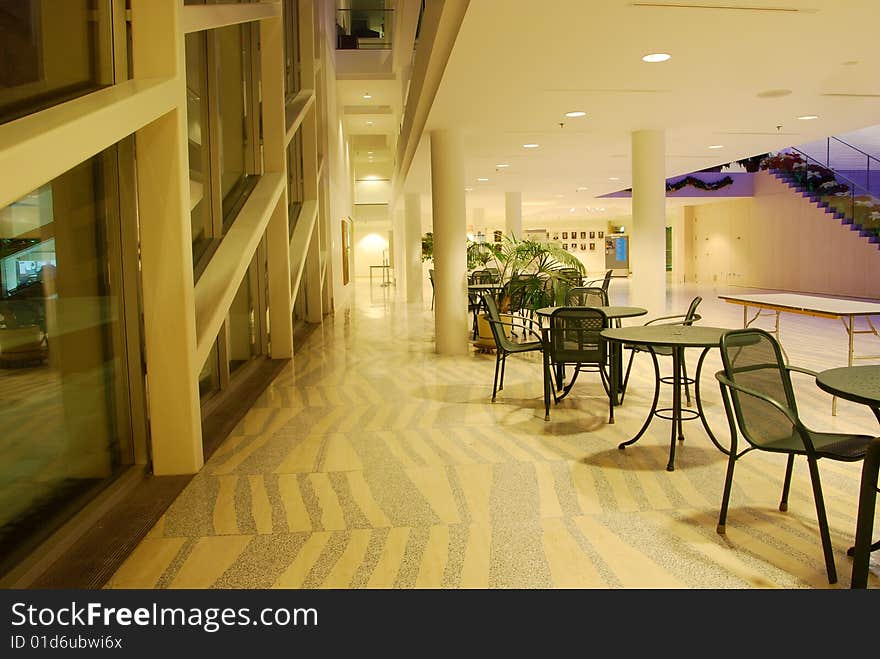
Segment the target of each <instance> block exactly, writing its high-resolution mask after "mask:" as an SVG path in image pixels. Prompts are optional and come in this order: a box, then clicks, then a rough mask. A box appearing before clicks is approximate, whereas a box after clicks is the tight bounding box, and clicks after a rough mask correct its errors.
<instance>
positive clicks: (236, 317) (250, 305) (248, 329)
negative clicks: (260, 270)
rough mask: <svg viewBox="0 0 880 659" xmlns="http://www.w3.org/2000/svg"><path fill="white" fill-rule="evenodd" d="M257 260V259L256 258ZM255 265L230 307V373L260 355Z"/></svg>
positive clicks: (242, 282)
mask: <svg viewBox="0 0 880 659" xmlns="http://www.w3.org/2000/svg"><path fill="white" fill-rule="evenodd" d="M255 258H256V257H255ZM253 270H254V264H253V263H252V264H251V267H250V268H248V271H247V272H246V273H245V276H244V279H242V281H241V285H240V286H239V287H238V291H237V292H236V294H235V299H233V301H232V306H231V307H229V373H230V374H232V373H234V372H235V371H237V370H238V369H239V368H241V367H242V366H244V365H245V364H246V363H248V362H249V361H250V360H251V359H253V358H254V357H256V356H258V355H259V354H260V343H259V331H258V330H259V326H258V323H259V316H258V315H257V311H256V307H257V304H256V303H257V294H256V293H257V290H256V286H255V284H256V281H255V279H256V278H255V277H254V276H253V272H252V271H253Z"/></svg>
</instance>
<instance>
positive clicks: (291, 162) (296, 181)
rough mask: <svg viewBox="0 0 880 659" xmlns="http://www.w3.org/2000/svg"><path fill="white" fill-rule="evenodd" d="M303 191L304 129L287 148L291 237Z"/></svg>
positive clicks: (300, 130) (289, 230)
mask: <svg viewBox="0 0 880 659" xmlns="http://www.w3.org/2000/svg"><path fill="white" fill-rule="evenodd" d="M303 189H304V187H303V150H302V129H299V130H297V131H296V132H295V133H294V134H293V139H292V140H290V144H288V146H287V222H288V233H289V234H290V235H291V236H292V235H293V227H295V226H296V220H297V218H298V217H299V211H300V208H302V202H303Z"/></svg>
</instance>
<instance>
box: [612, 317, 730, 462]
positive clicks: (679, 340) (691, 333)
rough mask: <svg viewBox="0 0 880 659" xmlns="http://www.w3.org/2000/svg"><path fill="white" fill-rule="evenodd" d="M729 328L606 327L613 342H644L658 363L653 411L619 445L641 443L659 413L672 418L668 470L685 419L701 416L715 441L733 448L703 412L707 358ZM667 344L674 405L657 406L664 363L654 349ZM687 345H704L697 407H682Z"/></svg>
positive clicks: (697, 377) (697, 379) (696, 387)
mask: <svg viewBox="0 0 880 659" xmlns="http://www.w3.org/2000/svg"><path fill="white" fill-rule="evenodd" d="M727 331H728V330H727V329H726V328H723V327H704V326H700V325H642V326H639V327H615V328H612V329H606V330H602V332H601V336H602V337H603V338H604V339H605V340H606V341H609V342H613V343H619V344H621V346H622V345H624V344H627V343H637V344H639V345H643V346H645V347H646V348H647V349H648V352H649V353H650V354H651V359H652V360H653V362H654V400H653V401H652V402H651V411H650V412H649V413H648V417H647V419H645V423H644V424H643V425H642V428H641V430H639V432H638V433H637V434H636V436H635V437H633V438H632V439H630V440H628V441H625V442H622V443H621V444H620V445H619V446H618V448H619V449H625V448H626V447H627V446H629V445H630V444H634V443H635V442H637V441H638V440H639V439H640V438H641V436H642V435H644V434H645V431H647V430H648V426H650V425H651V421H652V420H653V418H654V417H655V416H659V417H660V418H662V419H668V420H670V421H672V438H671V440H670V443H669V463H668V464H667V465H666V470H667V471H674V469H675V440H676V439H678V440H679V441H684V432H683V431H682V421H690V420H693V419H700V420H701V421H702V422H703V428H704V429H705V430H706V434H707V435H709V439H711V440H712V443H713V444H715V446H716V447H717V448H718V449H719V450H720V451H721V452H722V453H724V454H725V455H727V454H728V453H729V451H728V450H727V449H726V448H724V447H723V446H721V444H719V443H718V440H717V439H716V438H715V435H714V434H713V433H712V429H711V428H710V427H709V423H708V422H707V421H706V416H705V415H704V414H703V403H702V400H701V399H700V372H701V371H702V368H703V360H704V359H705V357H706V354H707V353H708V352H709V350H710V349H711V348H717V347H719V346H720V345H721V336H722V335H723V334H724V333H725V332H727ZM661 346H662V347H666V348H671V349H672V372H673V375H672V382H671V383H670V384H672V407H671V408H661V409H657V401H658V399H659V398H660V383H661V377H660V364H659V363H658V361H657V355H656V353H655V352H654V348H658V347H661ZM685 348H702V349H703V350H702V352H701V353H700V359H699V361H698V362H697V372H696V373H695V374H694V378H693V383H694V398H695V400H696V403H697V410H696V411H694V410H682V409H681V387H682V385H683V384H684V378H683V377H682V368H681V364H682V362H683V357H684V350H685Z"/></svg>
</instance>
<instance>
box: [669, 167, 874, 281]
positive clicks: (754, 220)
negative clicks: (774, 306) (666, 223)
mask: <svg viewBox="0 0 880 659" xmlns="http://www.w3.org/2000/svg"><path fill="white" fill-rule="evenodd" d="M684 222H685V224H686V226H685V227H684V230H685V231H684V232H685V233H686V234H687V233H688V232H692V234H691V240H690V245H689V249H690V254H689V255H688V257H689V259H690V260H691V261H692V264H693V267H692V269H691V267H690V266H689V267H688V270H687V271H688V279H691V278H693V281H696V282H698V283H701V284H710V285H711V284H715V285H718V286H749V287H756V288H769V289H780V290H788V291H800V292H808V293H822V294H828V295H842V296H852V297H870V298H877V297H880V250H878V249H877V245H875V244H871V243H868V241H867V240H866V239H864V238H862V237H860V236H859V234H858V233H857V232H855V231H851V230H850V229H849V228H848V227H844V226H842V225H841V224H840V221H839V220H836V219H834V218H833V217H832V216H831V215H829V214H828V213H825V212H824V211H822V210H820V209H818V208H817V207H816V206H815V205H814V204H812V203H811V202H810V201H809V200H808V199H805V198H804V197H802V196H801V195H800V194H798V193H796V192H794V191H793V190H791V189H790V188H788V187H787V186H786V185H784V184H783V183H781V182H780V181H778V180H777V179H776V178H774V177H773V176H772V175H770V174H768V173H767V172H761V173H759V174H757V175H756V176H755V196H754V198H752V199H737V200H731V201H728V202H722V203H715V204H705V205H700V206H694V207H692V208H691V209H690V210H687V211H686V212H685V219H684ZM687 224H690V225H691V226H690V227H688V226H687Z"/></svg>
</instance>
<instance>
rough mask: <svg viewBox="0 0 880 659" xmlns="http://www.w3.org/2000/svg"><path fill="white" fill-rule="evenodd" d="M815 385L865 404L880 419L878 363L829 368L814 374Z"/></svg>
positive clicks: (879, 374) (840, 396) (834, 394)
mask: <svg viewBox="0 0 880 659" xmlns="http://www.w3.org/2000/svg"><path fill="white" fill-rule="evenodd" d="M816 385H817V386H818V387H819V388H820V389H822V390H823V391H827V392H828V393H829V394H831V395H832V396H837V397H838V398H844V399H846V400H851V401H853V402H855V403H861V404H862V405H867V406H868V407H870V408H871V411H872V412H873V413H874V416H876V417H877V420H878V421H880V365H874V364H872V365H869V366H842V367H840V368H829V369H828V370H827V371H822V372H821V373H819V374H818V375H817V376H816Z"/></svg>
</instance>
